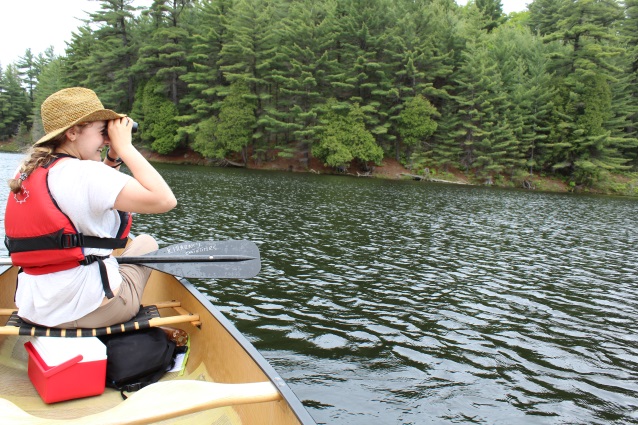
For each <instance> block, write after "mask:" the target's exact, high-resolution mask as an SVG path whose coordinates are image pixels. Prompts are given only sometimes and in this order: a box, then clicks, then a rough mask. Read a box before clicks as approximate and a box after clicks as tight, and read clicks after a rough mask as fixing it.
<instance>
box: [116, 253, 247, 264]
mask: <svg viewBox="0 0 638 425" xmlns="http://www.w3.org/2000/svg"><path fill="white" fill-rule="evenodd" d="M115 259H116V260H117V262H118V263H120V264H146V263H158V264H161V263H220V262H237V261H250V260H256V258H255V257H249V256H247V255H172V256H170V255H166V256H164V255H162V256H159V255H158V256H154V257H145V256H139V257H115Z"/></svg>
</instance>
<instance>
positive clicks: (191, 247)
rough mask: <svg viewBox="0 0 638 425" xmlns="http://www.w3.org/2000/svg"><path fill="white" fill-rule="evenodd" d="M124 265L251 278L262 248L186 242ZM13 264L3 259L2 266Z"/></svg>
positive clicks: (201, 275) (183, 273)
mask: <svg viewBox="0 0 638 425" xmlns="http://www.w3.org/2000/svg"><path fill="white" fill-rule="evenodd" d="M115 259H116V260H117V262H118V263H120V264H143V265H145V266H146V267H150V268H152V269H155V270H159V271H161V272H164V273H168V274H172V275H174V276H181V277H188V278H199V279H206V278H217V279H223V278H226V279H248V278H251V277H254V276H256V275H257V273H259V270H260V269H261V262H260V259H259V248H257V245H255V243H254V242H251V241H236V240H230V241H201V242H182V243H178V244H175V245H169V246H167V247H165V248H162V249H158V250H157V251H153V252H150V253H148V254H145V255H141V256H138V257H115ZM10 265H12V263H11V259H9V258H3V259H0V266H10Z"/></svg>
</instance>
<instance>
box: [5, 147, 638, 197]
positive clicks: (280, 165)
mask: <svg viewBox="0 0 638 425" xmlns="http://www.w3.org/2000/svg"><path fill="white" fill-rule="evenodd" d="M137 149H138V150H139V151H140V153H142V155H143V156H144V157H145V158H146V159H147V160H148V161H150V162H156V163H164V164H176V165H197V166H206V167H224V166H231V167H233V166H239V168H246V169H249V170H266V171H268V170H270V171H288V172H295V173H314V174H324V175H334V176H350V177H365V178H382V179H390V180H418V181H423V182H433V183H441V184H457V185H467V186H492V187H499V188H508V189H520V190H530V191H536V192H552V193H586V194H593V195H608V196H624V197H630V198H633V197H638V176H634V177H633V178H632V177H629V176H613V177H614V181H613V182H611V183H610V186H611V187H612V188H616V190H609V191H605V190H601V189H594V188H579V187H573V186H570V185H569V184H568V183H566V182H565V181H563V180H561V179H559V178H554V177H551V178H550V177H546V176H541V175H537V174H534V175H533V176H530V177H529V178H527V179H525V180H524V181H522V182H521V183H519V184H516V183H514V182H512V181H511V180H507V179H505V178H499V179H498V181H487V182H485V181H483V182H480V181H472V180H471V179H469V178H468V176H467V175H466V174H465V173H463V172H462V171H459V170H451V171H450V172H441V171H439V170H436V169H429V170H427V171H426V173H425V174H415V173H414V172H413V171H412V170H410V169H408V168H406V167H404V166H402V165H401V164H400V163H398V162H397V161H396V160H394V159H391V158H384V159H383V161H382V164H381V165H379V166H376V167H374V168H373V170H372V171H369V172H362V171H357V170H345V172H343V173H340V172H337V171H336V170H334V169H331V168H328V167H325V166H324V165H323V164H322V163H321V162H320V161H318V160H317V159H316V158H310V160H309V161H307V160H305V159H300V158H298V157H297V158H274V159H271V160H268V161H255V160H250V161H249V162H248V164H246V165H243V164H236V163H233V162H231V161H226V164H222V161H218V160H212V159H206V158H204V157H202V156H201V155H199V154H198V153H197V152H195V151H192V150H188V149H180V150H178V151H177V152H175V153H173V154H172V155H160V154H158V153H157V152H152V151H151V150H149V149H147V148H144V147H139V146H138V147H137ZM0 152H5V153H16V154H20V153H22V152H21V151H20V149H18V148H17V146H15V144H14V143H13V141H4V142H0ZM623 187H624V189H625V190H618V189H622V188H623Z"/></svg>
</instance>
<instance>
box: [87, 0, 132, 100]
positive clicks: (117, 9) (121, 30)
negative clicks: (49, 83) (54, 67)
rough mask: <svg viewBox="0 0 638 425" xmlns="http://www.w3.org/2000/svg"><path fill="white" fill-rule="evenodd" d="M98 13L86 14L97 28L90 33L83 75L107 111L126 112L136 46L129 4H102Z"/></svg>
mask: <svg viewBox="0 0 638 425" xmlns="http://www.w3.org/2000/svg"><path fill="white" fill-rule="evenodd" d="M101 3H102V5H101V9H100V10H99V11H97V12H95V13H92V14H90V15H89V16H90V19H91V22H92V23H94V24H95V23H97V24H98V28H97V29H96V30H95V32H94V33H93V37H95V45H94V46H93V49H92V50H91V52H90V60H89V61H88V62H86V63H85V65H86V67H85V68H84V72H85V73H87V74H90V77H89V78H90V80H89V81H90V82H91V85H90V87H91V88H92V89H93V90H95V91H96V92H97V93H99V95H100V99H101V100H102V102H103V103H104V104H106V105H109V107H111V108H114V109H116V110H120V111H130V110H131V107H132V104H133V99H134V95H135V85H134V76H133V74H132V72H131V66H132V65H133V63H134V61H135V58H136V52H135V50H136V46H135V44H134V40H133V36H132V34H131V30H130V28H129V27H130V26H131V24H132V21H133V19H134V15H133V13H134V11H135V8H134V7H133V6H132V3H133V0H102V1H101Z"/></svg>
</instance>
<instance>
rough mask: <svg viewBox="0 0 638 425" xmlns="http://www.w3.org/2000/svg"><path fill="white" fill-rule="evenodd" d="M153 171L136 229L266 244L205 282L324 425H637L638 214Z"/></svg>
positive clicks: (347, 183)
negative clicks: (228, 275) (157, 208)
mask: <svg viewBox="0 0 638 425" xmlns="http://www.w3.org/2000/svg"><path fill="white" fill-rule="evenodd" d="M19 159H20V156H18V155H12V154H0V165H1V167H0V169H1V170H2V172H1V174H2V176H1V177H3V180H5V181H6V178H8V176H9V174H11V172H12V171H13V170H14V169H15V167H16V165H17V163H18V160H19ZM157 167H158V169H159V170H160V172H161V173H162V174H163V175H164V176H165V178H166V179H167V180H168V181H169V183H170V185H171V187H172V188H173V190H174V192H175V193H176V195H177V198H178V201H179V205H178V207H177V208H176V209H175V210H173V211H171V212H169V213H167V214H164V215H155V216H151V215H138V216H137V217H136V220H135V222H134V226H133V232H134V233H136V234H140V233H145V232H147V233H150V234H152V235H154V236H155V237H156V238H157V239H158V240H159V241H160V245H161V246H164V245H166V244H171V243H177V242H182V241H186V240H213V239H218V240H223V239H250V240H253V241H255V242H256V243H257V244H258V245H259V247H260V251H261V258H262V271H261V273H260V274H259V275H258V276H257V277H255V278H253V279H248V280H243V281H235V280H229V281H222V280H218V281H214V280H208V281H206V280H201V281H194V283H195V284H196V285H197V286H198V287H199V288H200V289H201V290H202V291H204V292H205V293H206V294H207V295H208V297H209V298H210V299H211V301H213V303H214V304H216V305H217V306H218V307H219V308H220V309H221V310H222V311H223V312H224V313H225V314H226V315H227V316H228V317H229V318H230V319H231V320H232V321H233V322H234V323H235V325H236V326H237V327H238V328H239V330H241V331H242V332H243V333H244V334H245V335H246V336H247V337H248V338H249V339H250V340H251V341H252V342H253V344H254V345H255V346H256V347H257V348H258V349H259V350H260V351H261V352H262V353H263V354H264V356H265V357H266V358H267V359H268V360H269V361H270V363H271V364H272V365H273V366H274V367H275V369H276V370H277V371H278V372H279V373H280V374H281V375H282V377H283V378H284V379H286V380H287V382H288V383H289V384H290V387H291V388H292V389H293V391H294V392H295V393H296V394H297V395H298V397H299V398H300V399H301V400H302V401H303V403H304V404H305V405H306V406H307V408H308V411H309V412H310V414H311V415H312V416H313V418H314V419H315V420H316V421H317V422H318V423H325V424H348V425H355V424H356V425H359V424H361V425H363V424H458V423H480V424H517V423H521V424H567V423H569V424H610V423H617V424H626V423H638V335H637V334H636V328H637V324H638V304H637V301H638V295H637V294H636V291H637V290H638V285H637V273H638V264H637V257H636V243H637V242H638V225H637V223H636V213H637V211H638V200H636V199H627V198H615V197H598V196H578V195H573V194H550V193H537V192H525V191H514V190H499V189H494V188H482V187H469V186H456V185H440V184H427V183H420V182H413V181H388V180H379V179H366V178H352V177H336V176H321V175H319V176H317V175H312V174H307V175H306V174H293V173H279V172H259V171H251V170H243V169H224V168H207V167H194V166H174V165H159V164H157ZM0 202H1V203H2V205H3V207H2V208H3V209H4V203H5V202H6V191H3V192H2V193H0ZM4 255H6V251H4Z"/></svg>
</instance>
